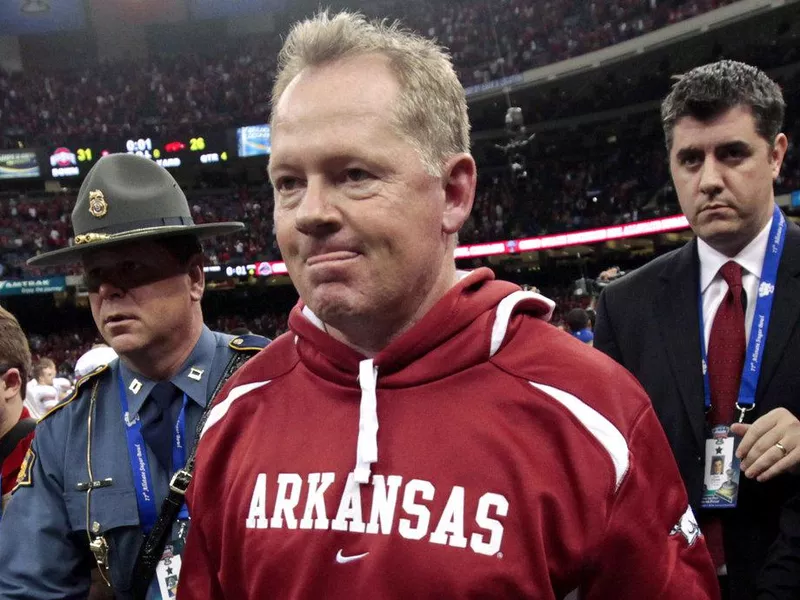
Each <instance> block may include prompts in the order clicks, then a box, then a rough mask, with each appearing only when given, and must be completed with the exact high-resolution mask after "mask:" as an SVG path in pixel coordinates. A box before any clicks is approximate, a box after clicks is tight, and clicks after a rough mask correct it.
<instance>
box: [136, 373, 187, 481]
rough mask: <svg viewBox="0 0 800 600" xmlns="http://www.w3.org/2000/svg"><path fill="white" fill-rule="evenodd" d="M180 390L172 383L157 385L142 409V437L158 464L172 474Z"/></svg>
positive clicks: (165, 382) (166, 382)
mask: <svg viewBox="0 0 800 600" xmlns="http://www.w3.org/2000/svg"><path fill="white" fill-rule="evenodd" d="M179 395H180V390H178V388H177V387H175V385H174V384H173V383H172V382H170V381H162V382H160V383H157V384H156V386H155V387H154V388H153V390H152V391H151V392H150V395H149V396H148V397H147V400H146V401H145V403H144V406H143V407H142V411H141V414H140V418H141V420H142V437H143V438H144V441H145V443H146V444H147V445H148V446H150V449H151V450H152V451H153V454H155V456H156V458H157V459H158V462H159V463H161V466H162V467H163V468H164V469H166V470H167V471H168V472H170V473H171V472H172V440H173V438H174V437H175V420H176V417H177V411H176V410H174V409H175V406H177V405H178V404H179V402H178V397H179Z"/></svg>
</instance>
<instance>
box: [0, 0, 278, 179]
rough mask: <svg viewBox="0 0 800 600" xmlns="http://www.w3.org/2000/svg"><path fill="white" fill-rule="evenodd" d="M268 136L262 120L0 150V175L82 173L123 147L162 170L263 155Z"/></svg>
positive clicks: (268, 145)
mask: <svg viewBox="0 0 800 600" xmlns="http://www.w3.org/2000/svg"><path fill="white" fill-rule="evenodd" d="M0 1H2V0H0ZM270 138H271V136H270V126H269V125H267V124H261V125H248V126H244V127H238V128H235V129H229V130H227V131H224V130H221V131H220V130H218V131H211V132H204V131H201V130H197V131H195V132H194V133H193V134H192V135H186V136H182V137H164V136H158V135H154V136H148V137H137V138H129V139H120V140H114V141H108V142H102V143H101V142H97V141H92V140H80V141H78V142H74V143H72V144H64V145H61V146H49V147H45V148H21V149H19V150H0V180H3V179H6V180H8V179H24V178H36V179H38V178H44V179H51V178H52V179H65V178H70V177H77V178H80V177H84V176H86V174H87V173H88V172H89V170H90V169H91V168H92V167H93V166H94V164H95V163H96V162H97V161H98V160H100V158H102V157H103V156H105V155H107V154H117V153H125V152H127V153H129V154H138V155H140V156H144V157H145V158H149V159H150V160H152V161H154V162H156V163H158V164H159V165H161V166H162V167H164V168H165V169H179V168H182V167H202V166H208V165H215V164H224V163H227V162H228V161H231V160H241V159H245V160H246V159H251V160H252V159H254V160H259V159H260V160H264V159H263V158H262V157H264V156H267V155H269V154H270V152H271V139H270ZM251 157H252V158H251Z"/></svg>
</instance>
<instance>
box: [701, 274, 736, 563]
mask: <svg viewBox="0 0 800 600" xmlns="http://www.w3.org/2000/svg"><path fill="white" fill-rule="evenodd" d="M719 272H720V275H722V278H723V279H724V280H725V282H726V283H727V284H728V292H727V293H726V294H725V297H724V298H723V299H722V303H721V304H720V305H719V308H718V309H717V314H716V315H715V316H714V322H713V323H712V324H711V335H710V336H709V339H708V357H707V360H708V383H709V387H710V388H711V390H710V391H711V410H710V411H709V413H708V416H707V419H708V424H709V425H710V426H711V427H714V426H716V425H730V424H731V423H733V421H734V420H735V413H736V401H737V399H738V397H739V383H740V380H741V378H742V367H743V366H744V353H745V334H744V299H743V296H744V294H743V288H742V267H740V266H739V265H738V264H736V263H735V262H733V261H728V262H726V263H725V264H724V265H722V268H721V269H720V270H719ZM700 527H701V528H702V530H703V535H704V536H705V538H706V545H707V546H708V551H709V552H710V553H711V558H712V559H713V561H714V566H715V567H717V568H719V567H721V566H722V565H724V564H725V545H724V538H723V527H722V520H721V519H720V517H719V516H718V515H711V514H705V515H703V518H702V519H701V522H700Z"/></svg>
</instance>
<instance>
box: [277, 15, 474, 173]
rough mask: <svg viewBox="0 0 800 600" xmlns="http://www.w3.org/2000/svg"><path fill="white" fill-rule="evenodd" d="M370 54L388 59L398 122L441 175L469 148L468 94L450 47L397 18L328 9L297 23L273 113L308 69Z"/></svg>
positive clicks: (282, 62) (282, 61)
mask: <svg viewBox="0 0 800 600" xmlns="http://www.w3.org/2000/svg"><path fill="white" fill-rule="evenodd" d="M365 54H381V55H384V56H386V57H387V58H388V59H389V65H390V68H391V70H392V73H393V74H394V76H395V77H396V78H397V81H398V83H399V84H400V93H399V95H398V98H397V101H396V103H395V107H394V126H395V128H396V130H397V132H398V134H399V135H400V136H401V137H403V139H405V140H406V141H407V142H409V143H410V144H411V145H412V146H413V147H414V148H415V149H416V150H417V152H418V153H419V155H420V158H421V160H422V163H423V164H424V165H425V167H426V169H427V170H428V171H429V172H430V174H431V175H435V176H438V175H440V174H441V170H442V167H443V165H444V163H445V161H446V160H447V159H448V158H450V157H451V156H453V155H454V154H458V153H461V152H469V118H468V117H467V101H466V96H465V95H464V88H463V86H462V85H461V82H459V80H458V77H457V76H456V73H455V71H454V70H453V64H452V62H451V61H450V56H449V55H448V54H447V52H446V51H445V50H444V49H443V48H442V47H440V46H438V45H437V44H436V43H434V42H433V41H431V40H428V39H425V38H423V37H421V36H419V35H416V34H414V33H411V32H410V31H408V30H405V29H403V28H402V27H401V26H400V24H399V23H398V22H397V21H394V22H391V23H389V22H387V21H385V20H383V21H367V19H366V18H365V17H364V16H363V15H362V14H360V13H350V12H340V13H338V14H335V15H333V16H330V15H329V14H328V11H324V12H320V13H318V14H317V15H315V16H314V17H312V18H311V19H306V20H305V21H301V22H299V23H296V24H295V25H294V26H293V27H292V29H291V31H290V32H289V35H288V37H287V38H286V41H285V42H284V44H283V48H281V51H280V54H279V55H278V75H277V77H276V79H275V85H274V87H273V88H272V107H273V114H274V108H275V106H277V104H278V101H279V100H280V97H281V95H282V94H283V92H284V91H285V90H286V88H287V86H288V85H289V83H290V82H291V81H292V80H293V79H294V78H295V77H296V76H297V75H298V74H300V72H302V71H303V70H304V69H306V68H308V67H317V66H321V65H325V64H330V63H333V62H336V61H338V60H342V59H346V58H352V57H355V56H361V55H365Z"/></svg>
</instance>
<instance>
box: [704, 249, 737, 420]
mask: <svg viewBox="0 0 800 600" xmlns="http://www.w3.org/2000/svg"><path fill="white" fill-rule="evenodd" d="M719 272H720V275H722V278H723V279H724V280H725V282H726V283H727V284H728V293H727V294H725V297H724V298H723V299H722V303H721V304H720V305H719V308H718V309H717V314H716V316H715V317H714V323H713V324H712V325H711V335H710V336H709V339H708V382H709V387H710V388H711V411H710V412H709V414H708V424H709V425H711V426H712V427H713V426H714V425H730V424H731V423H733V421H734V419H735V412H736V401H737V399H738V397H739V383H740V381H741V378H742V367H743V366H744V353H745V333H744V305H743V303H742V267H740V266H739V265H738V264H736V263H735V262H733V261H729V262H726V263H725V264H724V265H722V268H721V269H720V270H719Z"/></svg>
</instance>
